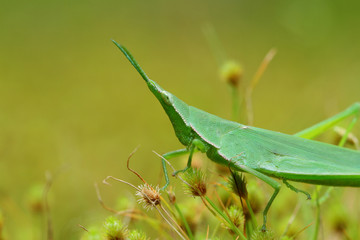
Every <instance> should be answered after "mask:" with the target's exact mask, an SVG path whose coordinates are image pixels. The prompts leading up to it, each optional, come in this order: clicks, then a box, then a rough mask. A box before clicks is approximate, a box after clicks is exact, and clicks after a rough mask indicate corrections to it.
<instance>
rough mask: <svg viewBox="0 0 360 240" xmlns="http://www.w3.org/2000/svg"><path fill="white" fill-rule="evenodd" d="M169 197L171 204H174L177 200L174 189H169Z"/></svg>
mask: <svg viewBox="0 0 360 240" xmlns="http://www.w3.org/2000/svg"><path fill="white" fill-rule="evenodd" d="M168 197H169V201H170V203H171V204H174V203H175V202H176V196H175V193H174V192H173V191H172V189H170V190H169V191H168Z"/></svg>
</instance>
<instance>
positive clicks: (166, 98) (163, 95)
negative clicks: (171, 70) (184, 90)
mask: <svg viewBox="0 0 360 240" xmlns="http://www.w3.org/2000/svg"><path fill="white" fill-rule="evenodd" d="M161 98H162V99H163V100H164V102H165V103H166V104H167V105H171V102H170V97H169V95H168V94H167V92H165V91H163V92H162V93H161Z"/></svg>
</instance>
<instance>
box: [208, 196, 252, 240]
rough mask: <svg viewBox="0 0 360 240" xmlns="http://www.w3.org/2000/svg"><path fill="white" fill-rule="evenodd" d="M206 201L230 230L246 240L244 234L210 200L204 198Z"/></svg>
mask: <svg viewBox="0 0 360 240" xmlns="http://www.w3.org/2000/svg"><path fill="white" fill-rule="evenodd" d="M204 198H205V199H206V201H207V202H208V203H209V204H210V205H211V207H212V208H213V209H214V210H215V211H216V212H217V213H218V214H219V215H220V216H221V217H222V218H223V219H224V220H225V221H226V222H228V223H229V224H230V226H231V230H233V231H234V232H235V233H236V234H237V235H238V236H240V237H241V239H243V240H246V237H245V236H244V234H243V233H242V232H241V231H240V229H238V228H237V227H236V226H235V225H234V223H233V222H232V221H231V220H230V219H229V218H228V217H227V216H226V215H225V214H224V213H223V212H222V211H221V210H220V209H219V208H218V207H217V206H216V205H215V204H214V203H213V202H212V201H211V200H210V198H209V197H208V196H205V197H204Z"/></svg>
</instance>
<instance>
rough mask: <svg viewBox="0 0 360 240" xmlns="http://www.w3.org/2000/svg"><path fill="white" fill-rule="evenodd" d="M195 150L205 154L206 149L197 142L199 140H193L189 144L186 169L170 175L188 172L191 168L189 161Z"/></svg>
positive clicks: (201, 143)
mask: <svg viewBox="0 0 360 240" xmlns="http://www.w3.org/2000/svg"><path fill="white" fill-rule="evenodd" d="M197 150H199V151H201V152H205V151H206V147H205V144H204V143H203V142H202V141H201V140H199V139H194V140H192V142H191V144H190V148H189V151H188V152H189V153H190V154H189V158H188V161H187V164H186V167H185V168H184V169H181V170H178V171H175V172H174V173H173V174H172V175H173V176H176V175H177V174H178V173H180V172H185V171H186V170H188V169H189V168H191V161H192V157H193V155H194V152H196V151H197Z"/></svg>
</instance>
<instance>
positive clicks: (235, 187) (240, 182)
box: [228, 171, 248, 199]
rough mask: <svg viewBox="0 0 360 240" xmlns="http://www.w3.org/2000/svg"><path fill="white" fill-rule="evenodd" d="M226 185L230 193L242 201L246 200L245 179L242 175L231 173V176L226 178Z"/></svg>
mask: <svg viewBox="0 0 360 240" xmlns="http://www.w3.org/2000/svg"><path fill="white" fill-rule="evenodd" d="M228 183H229V186H230V189H231V191H233V192H234V193H235V194H236V195H238V196H239V197H241V198H243V199H247V197H248V191H247V188H246V179H245V176H244V175H243V174H239V173H238V172H233V171H231V176H229V178H228Z"/></svg>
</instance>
